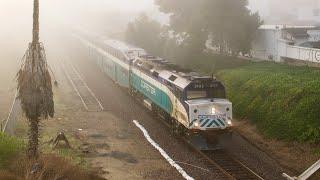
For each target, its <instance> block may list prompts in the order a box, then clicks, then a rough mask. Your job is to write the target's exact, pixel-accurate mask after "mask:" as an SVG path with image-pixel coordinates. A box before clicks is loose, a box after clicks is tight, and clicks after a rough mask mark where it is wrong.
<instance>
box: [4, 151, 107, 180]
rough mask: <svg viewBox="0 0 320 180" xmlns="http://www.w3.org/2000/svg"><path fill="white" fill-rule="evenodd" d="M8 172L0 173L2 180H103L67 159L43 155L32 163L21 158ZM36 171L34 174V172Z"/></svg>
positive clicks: (14, 161)
mask: <svg viewBox="0 0 320 180" xmlns="http://www.w3.org/2000/svg"><path fill="white" fill-rule="evenodd" d="M12 162H13V163H12V164H11V165H10V167H9V168H8V170H6V171H0V179H1V180H11V179H12V180H20V179H26V180H40V179H68V180H91V179H92V180H95V179H97V180H100V179H101V180H102V179H103V178H100V177H99V176H98V172H93V171H92V172H90V171H87V170H84V169H82V168H80V167H78V166H75V165H72V164H70V163H69V162H68V161H67V160H66V159H64V158H61V157H57V156H55V155H53V154H49V155H43V156H42V157H40V158H39V160H38V161H36V162H35V161H30V160H28V159H27V158H26V157H21V158H18V159H15V160H13V161H12ZM32 170H34V172H32Z"/></svg>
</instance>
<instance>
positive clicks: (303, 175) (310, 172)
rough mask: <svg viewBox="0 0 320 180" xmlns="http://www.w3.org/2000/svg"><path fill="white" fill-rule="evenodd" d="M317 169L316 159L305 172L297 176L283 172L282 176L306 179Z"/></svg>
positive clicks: (294, 179) (319, 164)
mask: <svg viewBox="0 0 320 180" xmlns="http://www.w3.org/2000/svg"><path fill="white" fill-rule="evenodd" d="M319 169H320V160H318V161H317V162H316V163H314V164H313V165H312V166H311V167H309V168H308V169H307V170H306V171H305V172H303V173H302V174H301V175H300V176H298V177H291V176H289V175H288V174H286V173H283V174H282V176H283V177H285V178H287V179H288V180H306V179H308V178H310V177H311V176H312V175H313V174H314V173H315V172H317V171H318V170H319Z"/></svg>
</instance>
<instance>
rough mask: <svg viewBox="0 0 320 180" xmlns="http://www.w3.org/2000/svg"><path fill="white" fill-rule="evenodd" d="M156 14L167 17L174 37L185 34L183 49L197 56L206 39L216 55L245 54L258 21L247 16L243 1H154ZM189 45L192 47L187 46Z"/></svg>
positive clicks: (250, 14) (254, 16)
mask: <svg viewBox="0 0 320 180" xmlns="http://www.w3.org/2000/svg"><path fill="white" fill-rule="evenodd" d="M156 3H157V4H158V5H159V6H160V10H161V11H162V12H164V13H167V14H170V26H171V28H172V29H173V30H174V31H175V32H176V33H187V34H188V38H186V39H185V42H184V43H186V44H187V45H189V47H190V48H192V49H193V51H189V52H200V51H202V50H203V49H204V48H205V43H206V41H207V40H208V36H210V37H211V39H210V40H212V44H213V45H215V46H217V47H219V48H220V53H226V52H227V51H232V52H233V53H234V54H237V53H238V52H248V51H249V50H250V48H251V42H252V40H253V38H254V36H255V32H256V30H257V28H258V27H259V26H260V24H261V21H260V17H259V15H258V14H257V13H251V11H250V10H249V9H248V7H247V6H248V1H247V0H241V1H239V0H198V1H194V0H175V1H172V0H156ZM191 44H193V46H191Z"/></svg>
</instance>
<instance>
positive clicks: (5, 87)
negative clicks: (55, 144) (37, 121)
mask: <svg viewBox="0 0 320 180" xmlns="http://www.w3.org/2000/svg"><path fill="white" fill-rule="evenodd" d="M60 43H62V42H60ZM62 44H63V46H62V45H61V44H60V45H61V47H60V45H59V46H58V47H60V50H61V49H63V48H65V49H67V48H69V49H70V50H72V52H71V53H70V54H66V53H65V51H52V49H55V44H53V45H51V44H46V49H47V50H48V51H47V53H48V59H49V62H50V65H51V68H52V70H53V72H54V75H55V78H56V79H57V80H58V82H59V86H58V87H55V88H54V93H55V103H56V106H55V107H56V116H55V118H53V119H49V120H44V121H43V123H42V138H41V149H42V150H43V151H45V152H55V153H58V154H61V155H63V156H65V157H70V159H71V160H73V161H75V163H77V164H79V165H81V166H84V167H87V168H94V169H95V170H97V171H98V172H99V173H100V174H101V175H102V176H103V177H105V178H107V179H180V178H181V176H180V175H179V174H178V173H177V172H176V170H175V169H173V168H172V167H170V165H169V164H168V163H167V162H166V161H165V160H164V159H163V158H162V157H161V156H160V154H159V153H158V152H157V151H155V150H154V149H153V148H152V147H151V146H150V144H148V142H147V141H146V140H145V139H144V137H143V136H142V134H141V132H140V131H139V130H138V129H137V128H136V127H135V126H134V125H133V123H132V120H134V119H136V120H140V121H141V122H142V124H143V125H144V126H145V127H146V128H147V130H149V132H150V134H151V136H152V137H153V138H154V139H155V140H156V142H158V143H159V144H160V146H161V147H163V148H164V149H165V150H166V151H167V152H168V153H169V154H170V155H171V156H172V157H173V159H174V160H177V161H180V162H184V163H185V164H181V166H182V167H183V168H184V169H185V170H186V171H187V172H188V173H190V174H191V175H192V176H193V177H195V178H197V179H216V178H215V174H214V173H206V172H203V171H202V170H199V169H197V168H194V167H191V166H190V165H195V166H198V167H202V168H206V166H205V164H203V163H202V162H201V161H200V160H199V157H197V155H195V154H194V153H193V152H192V151H191V150H190V149H188V148H187V147H186V146H185V145H184V144H183V143H181V141H179V139H177V138H175V137H173V136H171V135H170V130H168V129H167V128H166V127H164V126H163V125H162V124H161V123H160V122H157V119H156V118H155V117H152V116H151V115H150V114H148V112H147V111H146V109H144V108H143V107H141V106H139V105H137V103H135V102H134V100H133V99H132V98H130V96H129V95H128V94H126V92H124V91H123V90H122V89H120V88H119V87H117V86H116V85H115V84H113V83H112V81H110V79H108V78H107V77H105V75H104V74H103V73H102V72H100V71H99V69H98V68H97V67H96V65H94V63H93V62H90V61H89V59H87V57H83V56H82V54H83V53H82V52H81V50H83V49H79V51H78V52H77V48H75V49H76V50H75V49H74V48H70V47H72V44H68V43H65V42H64V43H62ZM22 47H23V46H22ZM20 50H21V52H24V50H23V48H20ZM62 52H63V53H62ZM17 54H18V55H17ZM21 55H22V54H21V53H17V52H16V51H11V52H10V51H7V52H6V53H5V55H1V56H0V58H1V64H2V65H1V66H0V68H1V71H0V82H1V84H2V85H1V86H0V118H1V119H0V120H2V119H4V118H6V117H7V114H8V110H9V109H10V105H11V102H12V98H13V96H14V93H15V81H14V76H15V73H16V70H17V67H18V66H17V62H18V61H19V59H20V57H21ZM62 58H63V59H65V60H66V59H67V60H70V61H72V62H73V63H74V64H76V65H77V68H79V71H80V72H81V74H82V75H83V76H84V79H85V80H86V82H87V83H88V86H89V87H90V88H92V91H93V92H94V93H95V94H96V95H97V97H98V98H99V99H100V100H101V102H102V104H103V106H104V107H105V111H103V112H86V111H85V109H84V107H83V105H82V103H81V101H80V99H79V97H78V96H77V94H76V93H75V91H74V89H73V88H72V86H71V85H70V83H69V82H68V80H67V79H66V77H65V75H64V74H63V73H62V70H61V67H60V64H59V63H58V61H56V60H57V59H62ZM3 59H6V60H7V59H8V60H9V59H10V60H14V61H10V60H9V61H4V60H3ZM97 79H98V80H97ZM237 131H238V132H240V133H241V134H242V135H244V136H245V137H246V139H248V140H249V141H250V142H254V143H252V144H254V146H251V145H250V144H248V142H246V141H245V140H244V139H243V138H242V137H239V136H235V137H234V140H233V141H234V142H232V145H231V146H230V151H233V152H234V154H235V155H236V156H239V157H240V158H241V160H243V162H245V163H246V164H247V165H248V166H249V167H250V168H253V169H255V170H257V171H258V172H260V173H261V174H263V175H264V177H266V179H279V177H280V173H282V172H291V173H292V172H302V171H303V170H304V169H305V168H306V167H308V166H309V165H311V164H312V163H313V162H314V160H316V159H317V158H318V157H319V156H317V155H316V153H315V150H316V149H317V147H314V146H311V145H301V144H298V143H284V142H277V141H273V140H268V139H265V138H263V137H262V136H261V135H259V133H258V132H257V131H256V130H255V128H254V127H253V126H251V125H249V124H246V123H244V122H240V123H238V124H237ZM16 132H17V134H18V135H20V136H21V137H23V138H26V133H27V130H26V121H25V120H24V119H20V122H19V124H18V125H17V131H16ZM58 132H64V133H65V134H66V135H67V137H68V139H69V141H70V143H71V146H72V150H71V151H68V150H65V149H63V148H62V149H56V150H52V146H51V145H48V142H49V141H50V140H51V139H52V138H54V137H55V136H56V134H57V133H58ZM255 146H257V147H259V148H260V149H262V152H260V151H257V150H256V149H254V147H255ZM258 157H259V158H258ZM186 164H190V165H186ZM278 164H280V165H281V167H280V166H279V165H278ZM286 169H287V170H288V171H287V170H286ZM293 175H295V174H293Z"/></svg>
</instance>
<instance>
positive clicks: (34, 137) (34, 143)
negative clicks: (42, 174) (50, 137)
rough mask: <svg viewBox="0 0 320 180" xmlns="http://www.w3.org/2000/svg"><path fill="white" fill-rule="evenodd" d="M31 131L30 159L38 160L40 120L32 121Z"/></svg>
mask: <svg viewBox="0 0 320 180" xmlns="http://www.w3.org/2000/svg"><path fill="white" fill-rule="evenodd" d="M29 123H30V131H29V147H28V152H27V155H28V158H29V159H36V158H37V157H38V144H39V139H38V138H39V119H38V118H36V119H30V121H29Z"/></svg>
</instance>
